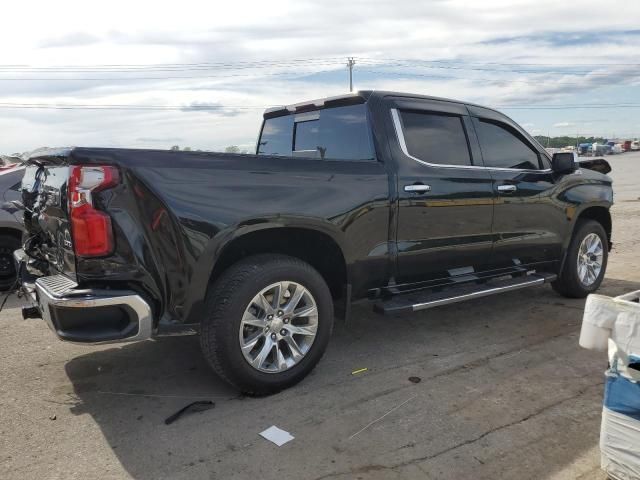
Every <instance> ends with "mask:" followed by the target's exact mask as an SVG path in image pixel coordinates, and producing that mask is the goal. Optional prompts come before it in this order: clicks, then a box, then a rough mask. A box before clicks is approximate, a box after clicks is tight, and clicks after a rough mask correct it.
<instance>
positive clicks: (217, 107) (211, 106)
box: [181, 102, 242, 117]
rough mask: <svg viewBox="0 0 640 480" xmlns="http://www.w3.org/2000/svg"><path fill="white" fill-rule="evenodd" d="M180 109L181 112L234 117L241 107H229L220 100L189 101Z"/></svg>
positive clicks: (240, 110)
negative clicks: (189, 102)
mask: <svg viewBox="0 0 640 480" xmlns="http://www.w3.org/2000/svg"><path fill="white" fill-rule="evenodd" d="M181 110H182V111H183V112H207V113H211V114H214V115H221V116H223V117H236V116H238V115H240V114H241V113H242V108H241V107H229V106H225V105H223V104H222V103H220V102H191V104H189V105H187V106H184V107H182V108H181Z"/></svg>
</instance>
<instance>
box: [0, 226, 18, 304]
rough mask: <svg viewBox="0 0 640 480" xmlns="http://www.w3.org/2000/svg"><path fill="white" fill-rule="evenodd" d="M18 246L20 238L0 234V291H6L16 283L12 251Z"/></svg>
mask: <svg viewBox="0 0 640 480" xmlns="http://www.w3.org/2000/svg"><path fill="white" fill-rule="evenodd" d="M19 248H20V239H19V238H17V237H14V236H12V235H0V291H3V292H4V291H7V290H9V289H11V288H12V287H14V286H15V284H16V275H17V272H16V267H15V261H14V259H13V252H14V251H16V250H18V249H19Z"/></svg>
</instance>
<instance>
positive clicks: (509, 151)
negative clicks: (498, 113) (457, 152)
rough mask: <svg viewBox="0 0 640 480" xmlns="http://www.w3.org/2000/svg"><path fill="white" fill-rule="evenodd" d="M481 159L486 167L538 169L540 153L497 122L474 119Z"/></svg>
mask: <svg viewBox="0 0 640 480" xmlns="http://www.w3.org/2000/svg"><path fill="white" fill-rule="evenodd" d="M474 124H475V127H476V133H477V134H478V140H479V142H480V149H481V150H482V159H483V160H484V164H485V166H487V167H494V168H513V169H522V170H539V169H540V155H539V153H538V152H537V150H534V148H533V147H532V146H530V145H529V144H528V143H526V142H525V141H524V140H523V139H522V138H520V136H518V135H517V133H516V132H514V131H513V130H511V129H510V128H509V127H507V126H506V125H502V124H500V123H497V122H493V121H488V120H483V119H476V121H474Z"/></svg>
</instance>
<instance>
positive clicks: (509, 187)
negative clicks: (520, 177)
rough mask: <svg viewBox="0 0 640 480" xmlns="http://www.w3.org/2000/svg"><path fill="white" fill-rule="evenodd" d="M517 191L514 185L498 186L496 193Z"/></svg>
mask: <svg viewBox="0 0 640 480" xmlns="http://www.w3.org/2000/svg"><path fill="white" fill-rule="evenodd" d="M516 190H518V187H516V186H515V185H498V193H513V192H515V191H516Z"/></svg>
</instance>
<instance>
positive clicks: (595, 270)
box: [578, 233, 604, 287]
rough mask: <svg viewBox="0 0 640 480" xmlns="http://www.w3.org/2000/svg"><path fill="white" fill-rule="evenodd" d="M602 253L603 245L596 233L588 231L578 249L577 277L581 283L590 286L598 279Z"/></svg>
mask: <svg viewBox="0 0 640 480" xmlns="http://www.w3.org/2000/svg"><path fill="white" fill-rule="evenodd" d="M603 255H604V246H603V245H602V240H601V239H600V237H599V236H598V235H596V234H595V233H590V234H589V235H587V236H586V237H584V239H583V240H582V243H581V244H580V248H579V249H578V278H580V281H581V282H582V284H583V285H586V286H587V287H588V286H591V285H593V284H594V283H595V281H596V280H597V279H598V277H599V275H600V271H601V270H602V259H603Z"/></svg>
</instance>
